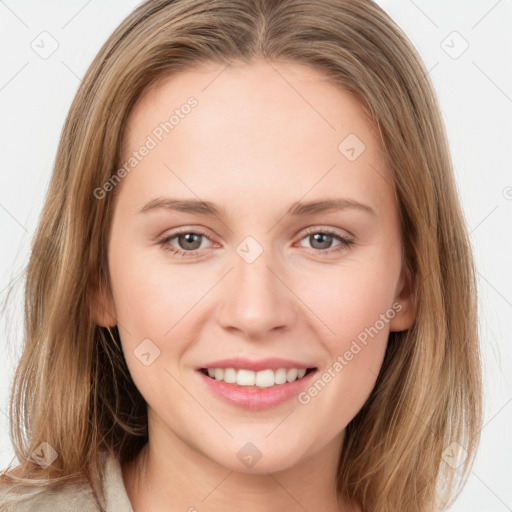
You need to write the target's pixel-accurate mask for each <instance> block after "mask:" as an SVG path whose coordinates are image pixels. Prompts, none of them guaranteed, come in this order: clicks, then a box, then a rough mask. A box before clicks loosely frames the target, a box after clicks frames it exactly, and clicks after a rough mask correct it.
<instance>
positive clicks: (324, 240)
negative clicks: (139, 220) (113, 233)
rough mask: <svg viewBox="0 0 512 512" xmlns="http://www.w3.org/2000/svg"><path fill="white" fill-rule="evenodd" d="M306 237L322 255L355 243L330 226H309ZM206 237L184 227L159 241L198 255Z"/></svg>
mask: <svg viewBox="0 0 512 512" xmlns="http://www.w3.org/2000/svg"><path fill="white" fill-rule="evenodd" d="M306 238H307V239H308V241H309V242H310V243H311V245H312V247H311V249H310V250H311V251H312V252H313V253H314V254H322V255H324V254H330V253H332V252H338V251H342V250H344V249H347V248H348V247H350V246H351V245H352V244H353V243H354V240H352V239H351V238H348V237H346V236H343V235H341V234H339V233H337V232H336V231H335V230H333V229H330V228H323V229H322V228H318V227H313V228H309V229H308V230H307V231H306V234H305V236H303V237H302V239H301V241H302V240H304V239H306ZM174 239H176V243H177V245H178V247H176V245H173V244H172V240H174ZM205 239H206V240H209V238H208V236H207V235H206V234H205V233H203V232H202V231H201V230H195V231H192V230H190V229H187V228H184V229H181V230H178V231H175V232H174V233H171V234H170V235H167V236H166V237H164V238H163V239H162V240H160V241H159V242H158V243H159V245H160V246H161V247H162V249H163V250H164V251H167V252H170V253H172V254H174V255H175V256H180V257H192V256H197V255H198V254H199V252H200V249H204V246H202V245H203V241H204V240H205ZM335 240H338V241H339V243H338V244H337V245H334V246H333V242H334V241H335Z"/></svg>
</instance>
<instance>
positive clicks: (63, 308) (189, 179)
mask: <svg viewBox="0 0 512 512" xmlns="http://www.w3.org/2000/svg"><path fill="white" fill-rule="evenodd" d="M189 244H192V245H191V246H190V245H189ZM26 327H27V329H26V332H27V337H26V343H25V347H24V351H23V354H22V357H21V360H20V363H19V367H18V369H17V372H16V376H15V382H14V387H13V395H12V411H11V422H12V436H13V441H14V448H15V451H16V455H17V457H18V459H19V460H20V461H21V464H20V465H19V466H18V467H17V468H15V469H14V470H12V471H9V472H5V474H4V476H3V478H2V491H3V496H2V499H1V501H0V503H2V505H1V506H2V507H4V509H5V510H11V509H12V510H25V509H26V510H32V509H37V510H43V509H44V507H47V508H48V510H60V509H62V510H68V508H69V506H70V503H73V506H76V508H77V509H79V510H106V511H111V510H127V509H128V510H129V509H131V510H132V511H134V512H139V511H142V510H145V509H148V510H152V511H159V510H191V511H192V510H212V511H213V510H230V509H234V508H235V507H236V508H237V509H239V508H243V509H244V510H274V509H276V510H277V509H283V508H287V509H290V510H304V509H305V510H329V511H330V510H332V511H344V512H345V511H364V512H370V511H377V510H379V511H391V510H393V511H396V510H400V511H408V510H410V511H433V510H443V509H445V508H446V507H447V506H448V505H449V504H450V503H451V500H452V498H453V496H454V495H455V491H456V490H457V489H456V485H455V484H456V479H457V478H459V477H460V479H461V482H462V481H464V480H465V478H466V476H467V474H468V471H469V469H470V467H471V463H472V461H473V458H474V453H475V450H476V446H477V442H478V432H479V428H480V427H479V426H480V421H481V419H480V415H481V383H480V362H479V358H478V337H477V317H476V295H475V280H474V268H473V261H472V255H471V249H470V244H469V242H468V236H467V230H466V227H465V224H464V221H463V216H462V213H461V207H460V203H459V200H458V197H457V193H456V188H455V184H454V179H453V170H452V167H451V162H450V156H449V152H448V148H447V144H446V137H445V134H444V128H443V124H442V121H441V116H440V114H439V109H438V106H437V102H436V98H435V94H434V91H433V88H432V85H431V84H430V82H429V81H428V76H427V73H426V71H425V69H424V67H423V64H422V63H421V61H420V59H419V57H418V56H417V53H416V52H415V50H414V48H413V47H412V45H411V44H410V42H409V41H408V40H407V39H406V37H405V36H404V35H403V33H402V32H401V31H400V30H399V28H398V27H397V26H396V25H395V24H394V23H393V22H392V21H391V20H390V18H389V17H388V16H387V15H386V14H385V13H384V12H383V11H382V10H381V9H380V8H379V7H378V6H376V5H375V4H374V3H372V2H370V1H362V0H359V1H340V0H336V1H334V0H319V1H315V2H306V1H299V0H297V1H285V2H276V1H268V0H267V1H264V0H261V1H254V2H245V1H231V0H229V1H228V0H225V1H214V2H207V3H204V2H199V1H196V0H178V1H162V0H159V1H154V0H152V1H147V2H145V3H143V4H141V5H140V6H139V7H137V9H135V11H134V12H133V13H132V14H130V15H129V16H128V18H127V19H126V20H124V21H123V23H122V24H121V25H120V26H119V27H118V28H117V29H116V30H115V32H114V33H113V34H112V36H111V37H110V38H109V40H108V41H107V42H106V44H105V45H104V46H103V48H102V49H101V50H100V52H99V54H98V56H97V57H96V58H95V60H94V62H93V63H92V65H91V67H90V69H89V70H88V72H87V74H86V76H85V78H84V80H83V83H82V85H81V87H80V89H79V91H78V93H77V96H76V98H75V100H74V102H73V105H72V107H71V109H70V112H69V115H68V118H67V120H66V124H65V127H64V130H63V133H62V137H61V142H60V145H59V148H58V154H57V159H56V164H55V169H54V172H53V175H52V181H51V184H50V189H49V192H48V197H47V199H46V203H45V205H44V209H43V213H42V216H41V221H40V224H39V228H38V232H37V235H36V238H35V242H34V246H33V250H32V256H31V259H30V262H29V265H28V268H27V291H26ZM24 407H25V408H26V409H24ZM25 411H26V414H24V413H25ZM24 430H26V431H27V432H30V435H29V436H28V438H27V439H26V441H25V439H24V438H23V432H24ZM16 484H18V485H16ZM459 487H460V486H459ZM8 507H11V508H8ZM12 507H13V508H12ZM23 507H28V508H23Z"/></svg>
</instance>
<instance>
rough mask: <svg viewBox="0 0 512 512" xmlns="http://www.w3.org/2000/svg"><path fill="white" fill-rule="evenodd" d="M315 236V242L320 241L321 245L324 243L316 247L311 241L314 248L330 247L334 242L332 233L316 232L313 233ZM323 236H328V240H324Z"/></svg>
mask: <svg viewBox="0 0 512 512" xmlns="http://www.w3.org/2000/svg"><path fill="white" fill-rule="evenodd" d="M311 236H312V237H313V240H314V242H315V243H316V242H319V243H320V245H322V244H323V246H321V247H315V246H314V244H313V243H311V245H312V247H313V248H314V249H329V245H330V243H331V242H332V235H328V234H326V233H315V234H313V235H311ZM322 237H326V240H323V241H322V239H321V238H322Z"/></svg>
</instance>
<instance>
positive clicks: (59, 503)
mask: <svg viewBox="0 0 512 512" xmlns="http://www.w3.org/2000/svg"><path fill="white" fill-rule="evenodd" d="M36 511H37V512H75V511H76V512H99V511H101V508H100V506H99V504H98V502H97V500H96V497H95V496H94V493H93V491H92V489H91V487H90V486H88V485H87V484H67V485H65V486H62V487H60V488H58V489H33V488H31V487H28V486H21V487H17V488H14V487H7V486H6V487H5V488H4V487H2V488H0V512H36Z"/></svg>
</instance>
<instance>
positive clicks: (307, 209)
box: [139, 197, 377, 217]
mask: <svg viewBox="0 0 512 512" xmlns="http://www.w3.org/2000/svg"><path fill="white" fill-rule="evenodd" d="M348 209H354V210H359V211H363V212H366V213H368V214H370V215H372V216H374V217H376V216H377V213H376V212H375V210H374V209H373V208H372V207H371V206H369V205H367V204H364V203H360V202H359V201H356V200H354V199H349V198H336V199H324V200H321V201H307V202H300V201H298V202H296V203H293V204H292V206H291V207H290V209H289V210H288V212H287V213H286V214H287V215H292V216H293V217H299V216H300V217H305V216H308V215H315V214H318V213H327V212H334V211H342V210H348ZM157 210H170V211H177V212H183V213H196V214H200V215H207V216H213V217H224V216H225V210H224V208H222V207H219V206H216V205H215V204H213V203H211V202H209V201H201V200H196V199H173V198H170V197H157V198H155V199H153V200H151V201H150V202H149V203H147V204H146V205H145V206H144V207H142V208H141V209H140V211H139V213H144V214H145V213H149V212H153V211H157Z"/></svg>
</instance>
